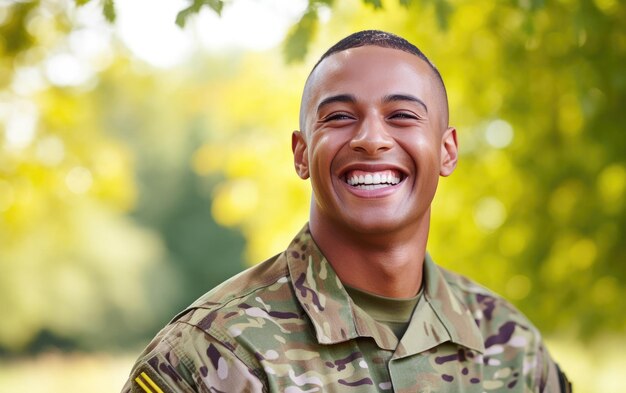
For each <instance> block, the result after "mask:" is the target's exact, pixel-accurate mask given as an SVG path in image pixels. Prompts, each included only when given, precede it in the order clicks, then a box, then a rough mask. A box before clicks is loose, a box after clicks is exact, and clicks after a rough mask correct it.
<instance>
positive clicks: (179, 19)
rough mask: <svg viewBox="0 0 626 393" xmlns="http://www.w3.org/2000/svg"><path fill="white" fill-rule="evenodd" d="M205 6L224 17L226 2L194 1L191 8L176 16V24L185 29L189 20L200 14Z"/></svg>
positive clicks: (212, 0) (219, 0)
mask: <svg viewBox="0 0 626 393" xmlns="http://www.w3.org/2000/svg"><path fill="white" fill-rule="evenodd" d="M203 6H207V7H209V8H211V9H212V10H213V11H215V13H216V14H217V15H218V16H222V10H223V9H224V2H223V1H222V0H193V3H192V4H191V5H190V6H189V7H187V8H184V9H182V10H180V11H179V12H178V14H177V15H176V24H177V25H178V26H180V27H185V23H187V18H189V17H190V16H191V15H193V14H197V13H198V12H200V10H201V9H202V7H203Z"/></svg>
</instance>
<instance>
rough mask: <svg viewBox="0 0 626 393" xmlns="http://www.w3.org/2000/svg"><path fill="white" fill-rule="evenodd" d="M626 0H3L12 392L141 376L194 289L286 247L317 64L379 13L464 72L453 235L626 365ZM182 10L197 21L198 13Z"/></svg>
mask: <svg viewBox="0 0 626 393" xmlns="http://www.w3.org/2000/svg"><path fill="white" fill-rule="evenodd" d="M625 20H626V5H625V4H624V2H622V1H618V0H554V1H550V2H547V1H542V0H500V1H493V2H491V1H482V0H387V1H384V2H382V1H377V0H345V1H332V0H309V1H306V0H231V1H220V0H194V1H193V2H191V1H184V0H180V1H179V0H168V1H150V0H117V1H116V2H113V1H112V0H100V1H99V0H91V1H89V0H76V1H73V0H45V1H7V0H2V1H0V35H1V36H0V310H1V313H2V314H1V315H0V392H30V391H42V392H69V391H87V390H89V391H91V392H111V391H119V389H120V388H121V386H122V384H123V383H124V381H125V379H126V377H127V374H128V372H129V370H130V366H131V364H132V363H133V361H134V359H135V358H136V356H137V355H138V353H139V352H140V351H141V349H142V348H143V346H144V345H146V343H147V342H148V340H149V339H150V338H151V337H152V336H153V335H154V334H155V332H156V331H157V330H158V329H159V328H160V327H162V326H163V325H164V324H165V323H166V322H167V321H168V320H169V318H171V316H173V315H174V314H175V312H176V311H177V310H179V309H181V308H182V307H184V306H185V305H187V304H189V303H191V302H192V301H193V300H194V299H195V298H197V297H198V296H200V295H201V294H202V293H204V292H205V291H207V290H208V289H210V288H211V287H213V286H214V285H216V284H217V283H219V282H221V281H222V280H224V279H225V278H227V277H229V276H231V275H233V274H235V273H236V272H238V271H240V270H241V269H243V268H245V267H246V266H248V265H251V264H253V263H255V262H259V261H262V260H263V259H265V258H268V257H270V256H271V255H273V254H274V253H276V252H279V251H280V250H282V249H283V248H284V247H285V246H286V245H287V244H288V242H289V240H290V239H291V237H292V236H293V235H294V234H295V233H296V231H297V230H298V229H299V228H300V227H301V226H302V225H303V224H304V222H305V221H306V218H307V214H308V205H309V200H310V199H309V198H310V197H309V194H310V189H309V185H308V184H307V183H306V182H303V181H301V180H299V179H298V177H297V176H296V175H295V172H294V170H293V164H292V160H291V150H290V138H291V131H293V130H294V129H296V128H297V124H298V108H299V97H300V93H301V89H302V87H303V84H304V80H305V78H306V76H307V74H308V71H309V70H310V68H311V66H312V65H313V64H314V63H315V61H316V60H317V58H318V57H319V55H320V54H321V53H322V52H323V51H324V50H325V49H326V48H327V47H329V46H330V45H331V44H333V43H334V42H336V41H337V40H338V39H340V38H342V37H343V36H345V35H348V34H349V33H351V32H354V31H356V30H362V29H367V28H377V29H383V30H387V31H390V32H393V33H397V34H400V35H402V36H404V37H406V38H407V39H409V40H410V41H412V42H414V43H416V44H417V45H418V46H419V47H420V48H421V49H422V50H423V51H424V52H425V53H426V54H427V55H428V56H429V57H430V58H431V59H432V61H433V62H434V63H435V64H436V65H437V66H438V67H439V69H440V70H441V73H442V74H443V77H444V80H445V81H446V83H447V87H448V92H449V98H450V106H451V122H452V124H454V125H455V126H456V127H457V129H458V131H459V142H460V146H461V157H460V165H459V168H458V170H457V171H456V172H455V174H454V175H453V176H452V177H450V178H447V179H444V180H442V182H441V183H440V184H441V185H440V190H439V193H438V196H437V199H436V201H435V206H434V215H433V223H432V234H431V237H430V242H429V249H430V252H431V254H432V255H433V256H434V257H435V259H436V260H437V261H438V262H439V263H440V264H441V265H443V266H445V267H448V268H450V269H453V270H456V271H459V272H461V273H464V274H466V275H468V276H471V277H472V278H474V279H475V280H477V281H479V282H481V283H483V284H484V285H486V286H488V287H490V288H492V289H493V290H495V291H497V292H499V293H501V294H502V295H503V296H505V297H507V298H508V299H509V300H511V301H512V302H513V303H514V304H516V305H517V306H518V307H519V308H521V309H522V310H523V311H524V312H525V313H526V314H527V315H528V316H529V317H530V318H531V319H532V320H533V321H534V322H535V323H536V325H537V326H538V327H539V328H540V329H541V330H542V332H544V335H545V336H546V340H547V342H548V345H549V348H550V350H551V351H552V353H553V355H554V357H555V358H557V360H558V361H559V362H560V363H561V365H562V367H563V369H565V370H566V372H567V373H568V375H569V376H570V378H571V379H572V380H573V382H574V385H575V389H576V392H578V393H591V392H603V393H613V392H614V393H617V392H623V391H624V389H626V388H625V387H624V386H625V385H626V380H625V378H624V370H626V317H625V315H626V314H625V311H624V310H626V304H625V303H626V301H625V300H624V299H625V298H626V287H625V285H624V283H625V282H626V241H625V240H624V236H625V234H626V205H625V201H624V199H625V196H626V127H625V126H624V125H625V124H626V27H625V26H626V25H625V24H624V21H625ZM175 22H177V23H178V24H176V23H175Z"/></svg>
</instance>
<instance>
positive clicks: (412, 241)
mask: <svg viewBox="0 0 626 393" xmlns="http://www.w3.org/2000/svg"><path fill="white" fill-rule="evenodd" d="M292 149H293V154H294V163H295V170H296V172H297V174H298V176H300V177H301V178H302V179H311V184H312V189H313V198H312V199H313V200H312V204H311V210H310V221H309V223H308V224H307V225H305V226H304V228H303V229H302V230H301V232H300V233H299V234H298V235H297V236H296V237H295V238H294V240H293V241H292V243H291V244H290V245H289V246H288V248H287V249H286V250H285V251H284V252H283V253H281V254H279V255H277V256H275V257H273V258H271V259H269V260H267V261H265V262H263V263H261V264H259V265H257V266H255V267H253V268H251V269H248V270H246V271H244V272H243V273H240V274H239V275H237V276H235V277H233V278H232V279H230V280H228V281H226V282H224V283H223V284H221V285H220V286H218V287H217V288H215V289H213V290H211V291H210V292H208V293H207V294H206V295H204V296H203V297H201V298H200V299H199V300H197V301H196V302H195V303H193V304H192V305H191V306H190V307H188V308H187V309H186V310H184V311H183V312H181V313H180V314H178V315H177V316H176V317H175V318H174V319H173V320H172V322H170V324H168V325H167V326H166V327H165V328H164V329H163V330H162V331H161V332H160V333H159V334H158V335H157V336H156V338H155V339H154V340H153V341H152V342H151V343H150V344H149V345H148V347H147V348H146V350H145V351H144V352H143V354H142V355H141V356H140V358H139V360H138V362H137V363H136V365H135V367H134V368H133V371H132V373H131V376H130V378H129V380H128V382H127V384H126V385H125V387H124V390H123V391H124V392H142V393H145V392H148V393H151V392H155V393H161V392H288V393H304V392H398V393H399V392H460V391H463V392H485V391H488V392H550V393H552V392H565V391H568V390H569V384H568V383H567V381H566V379H565V377H564V375H563V374H562V373H561V372H560V371H559V369H558V366H557V365H556V363H554V362H553V360H552V359H551V358H550V355H549V354H548V351H547V350H546V348H545V347H544V345H543V343H542V340H541V336H540V334H539V332H538V331H537V329H536V328H535V327H534V326H533V325H532V324H531V323H530V322H529V321H528V320H527V319H526V318H525V317H524V316H523V315H522V314H521V313H520V312H519V311H517V310H516V309H515V308H514V307H513V306H512V305H511V304H509V303H508V302H506V301H505V300H504V299H502V298H501V297H499V296H497V295H495V294H493V293H492V292H490V291H488V290H487V289H485V288H483V287H481V286H479V285H477V284H475V283H473V282H472V281H470V280H468V279H466V278H464V277H461V276H459V275H457V274H454V273H452V272H449V271H446V270H444V269H442V268H440V267H438V266H437V265H436V264H435V263H434V262H433V260H432V259H431V257H430V256H429V255H428V253H427V252H426V241H427V238H428V231H429V221H430V210H431V202H432V200H433V197H434V195H435V190H436V188H437V183H438V178H439V176H448V175H450V174H451V173H452V172H453V171H454V169H455V167H456V163H457V157H458V155H457V152H458V146H457V136H456V130H455V129H454V128H453V127H451V126H449V125H448V104H447V97H446V91H445V87H444V84H443V81H442V79H441V76H440V74H439V72H438V71H437V69H436V68H435V66H434V65H433V64H432V63H431V62H430V61H429V60H428V59H427V58H426V57H425V56H424V54H423V53H422V52H421V51H420V50H419V49H418V48H416V47H415V46H413V45H412V44H410V43H409V42H407V41H406V40H404V39H403V38H400V37H398V36H395V35H392V34H389V33H385V32H381V31H362V32H359V33H355V34H352V35H350V36H349V37H346V38H344V39H343V40H341V41H339V42H338V43H337V44H336V45H335V46H333V47H332V48H330V49H329V50H328V51H327V52H326V53H325V54H324V55H323V56H322V57H321V59H320V60H319V62H318V63H317V64H316V65H315V67H314V68H313V71H312V72H311V74H310V75H309V78H308V79H307V81H306V84H305V87H304V92H303V95H302V103H301V110H300V131H295V132H294V133H293V136H292Z"/></svg>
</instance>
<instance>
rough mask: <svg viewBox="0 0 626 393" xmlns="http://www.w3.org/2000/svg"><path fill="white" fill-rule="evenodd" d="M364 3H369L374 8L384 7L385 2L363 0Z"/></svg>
mask: <svg viewBox="0 0 626 393" xmlns="http://www.w3.org/2000/svg"><path fill="white" fill-rule="evenodd" d="M363 4H369V5H371V6H372V7H374V9H381V8H383V2H382V1H381V0H363Z"/></svg>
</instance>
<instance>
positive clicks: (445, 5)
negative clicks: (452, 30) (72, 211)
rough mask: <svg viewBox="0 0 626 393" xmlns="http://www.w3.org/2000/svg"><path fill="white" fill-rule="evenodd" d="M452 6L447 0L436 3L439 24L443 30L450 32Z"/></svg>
mask: <svg viewBox="0 0 626 393" xmlns="http://www.w3.org/2000/svg"><path fill="white" fill-rule="evenodd" d="M452 11H453V8H452V5H451V4H450V3H449V2H447V1H446V0H439V1H435V14H436V15H437V24H438V25H439V27H440V28H441V30H444V31H445V30H448V20H449V19H450V14H452Z"/></svg>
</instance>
